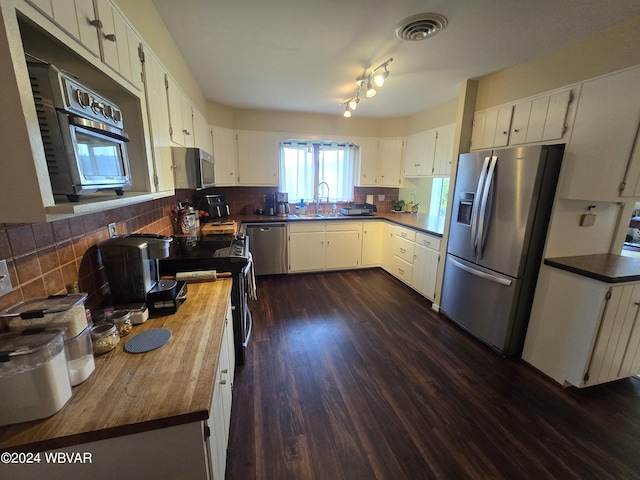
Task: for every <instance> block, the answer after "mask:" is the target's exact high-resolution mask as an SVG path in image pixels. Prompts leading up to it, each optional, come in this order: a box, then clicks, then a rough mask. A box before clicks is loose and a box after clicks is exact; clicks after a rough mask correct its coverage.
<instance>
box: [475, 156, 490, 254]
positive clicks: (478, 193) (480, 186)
mask: <svg viewBox="0 0 640 480" xmlns="http://www.w3.org/2000/svg"><path fill="white" fill-rule="evenodd" d="M490 161H491V157H485V158H484V164H483V165H482V172H481V173H480V179H479V180H478V186H477V187H476V196H475V197H473V199H474V200H473V209H472V211H471V251H472V252H473V256H474V257H475V256H476V253H477V248H478V221H479V218H480V217H479V213H480V206H481V204H482V202H481V200H480V198H481V196H482V190H483V188H484V183H485V179H486V177H487V167H488V165H489V162H490Z"/></svg>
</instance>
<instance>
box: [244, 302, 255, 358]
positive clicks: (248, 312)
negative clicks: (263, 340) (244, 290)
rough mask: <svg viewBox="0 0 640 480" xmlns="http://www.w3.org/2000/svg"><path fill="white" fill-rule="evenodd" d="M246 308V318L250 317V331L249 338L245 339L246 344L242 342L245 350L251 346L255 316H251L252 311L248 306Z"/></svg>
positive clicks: (248, 331)
mask: <svg viewBox="0 0 640 480" xmlns="http://www.w3.org/2000/svg"><path fill="white" fill-rule="evenodd" d="M245 308H246V313H245V316H247V317H249V330H247V336H246V337H245V339H244V342H242V346H243V347H244V348H247V345H249V337H251V330H253V316H252V315H251V310H249V307H248V306H247V307H245Z"/></svg>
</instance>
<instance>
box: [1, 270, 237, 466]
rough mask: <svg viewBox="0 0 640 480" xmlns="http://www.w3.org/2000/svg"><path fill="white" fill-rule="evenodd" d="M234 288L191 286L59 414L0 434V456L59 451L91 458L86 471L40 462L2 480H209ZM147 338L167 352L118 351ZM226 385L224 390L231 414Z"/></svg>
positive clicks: (108, 357) (99, 362)
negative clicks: (181, 479)
mask: <svg viewBox="0 0 640 480" xmlns="http://www.w3.org/2000/svg"><path fill="white" fill-rule="evenodd" d="M231 284H232V282H231V280H218V281H217V282H204V283H190V284H189V285H188V294H187V300H186V301H185V302H184V303H183V304H182V305H181V306H180V308H179V309H178V311H177V312H176V313H174V314H167V315H163V316H158V317H152V318H150V319H149V320H147V321H146V322H145V323H143V324H141V325H137V326H135V327H134V329H133V331H132V333H131V334H129V335H128V336H127V337H124V338H123V339H122V340H121V342H120V344H119V345H118V347H116V349H114V350H113V351H111V352H109V353H106V354H104V355H102V356H98V357H96V369H95V371H94V372H93V374H92V375H91V376H90V377H89V378H88V379H87V380H86V381H85V382H84V383H82V384H80V385H78V386H76V387H74V388H73V396H72V398H71V400H69V402H68V403H67V404H66V405H65V406H64V407H63V408H62V409H61V410H60V411H59V412H58V413H56V414H55V415H53V416H51V417H49V418H47V419H44V420H37V421H32V422H25V423H20V424H15V425H7V426H4V427H0V450H1V451H2V452H7V451H8V452H45V451H51V450H55V449H64V450H63V451H64V452H75V453H82V454H89V457H90V459H91V462H90V463H83V464H68V463H67V464H66V465H60V464H56V465H48V464H46V462H45V457H44V454H43V455H41V457H40V458H41V460H40V463H38V464H28V465H25V464H6V463H0V478H116V477H118V476H120V477H121V478H178V476H176V472H181V473H180V475H187V477H188V478H212V477H213V476H214V475H212V474H211V468H212V464H213V469H214V470H218V466H219V465H216V464H219V462H220V458H219V457H217V458H216V453H215V452H210V451H209V449H210V448H211V449H213V447H209V443H210V442H214V441H218V440H219V439H218V438H214V437H215V435H214V437H212V438H211V439H209V438H208V437H207V435H206V432H208V431H209V429H210V430H216V429H218V428H219V427H220V426H219V425H217V424H216V421H217V420H218V416H217V415H216V412H215V410H216V408H217V406H218V405H217V402H216V398H217V397H216V393H217V392H216V389H214V387H216V386H217V385H218V382H219V381H220V380H218V379H219V377H220V370H221V369H226V370H227V372H229V371H231V372H232V371H233V370H232V368H231V367H230V365H228V364H227V363H228V362H229V358H233V355H230V354H229V353H228V345H229V343H228V340H227V336H228V334H229V333H231V334H232V332H229V330H231V325H232V322H231V321H227V319H228V318H229V312H230V309H231V306H230V292H231ZM154 328H164V329H168V330H169V331H170V332H171V335H172V336H171V339H170V340H169V342H168V343H167V344H165V345H163V346H162V347H160V348H158V349H156V350H153V351H150V352H146V353H140V354H129V353H127V352H125V351H124V348H123V347H124V344H125V343H126V341H127V340H129V339H130V338H132V337H133V336H134V335H136V334H139V333H140V332H143V331H146V330H150V329H154ZM232 343H233V342H232V341H231V344H232ZM223 364H224V365H223ZM232 379H233V378H232V377H231V380H228V381H225V383H224V384H223V385H226V386H228V388H229V395H228V398H226V402H227V403H228V404H229V405H228V409H230V387H231V381H232ZM223 400H224V398H223ZM229 411H230V410H229ZM226 421H227V424H226V434H225V438H224V439H223V441H224V451H226V435H227V434H228V419H227V420H226ZM214 433H215V432H212V435H213V434H214ZM221 441H222V440H221ZM218 443H220V442H219V441H218ZM212 456H213V459H211V457H212ZM3 458H4V457H3ZM78 458H81V457H78ZM223 468H224V467H223ZM222 471H224V470H222ZM119 472H120V473H119ZM125 472H126V474H125ZM45 474H46V477H45ZM216 477H217V476H216Z"/></svg>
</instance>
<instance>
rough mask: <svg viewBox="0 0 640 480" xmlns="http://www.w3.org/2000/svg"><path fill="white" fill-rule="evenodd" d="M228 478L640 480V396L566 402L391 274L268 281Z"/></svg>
mask: <svg viewBox="0 0 640 480" xmlns="http://www.w3.org/2000/svg"><path fill="white" fill-rule="evenodd" d="M258 297H259V299H258V301H253V302H251V310H252V312H253V318H254V330H253V335H252V337H251V342H250V349H249V354H248V361H247V364H246V365H245V366H244V367H242V368H239V369H238V370H236V372H237V373H236V379H235V386H234V399H233V410H232V418H231V434H230V440H229V452H228V458H227V479H231V480H240V479H241V480H247V479H268V480H283V479H296V480H297V479H330V480H338V479H375V478H377V479H393V480H396V479H422V478H438V479H440V478H442V479H464V478H469V479H482V478H488V479H501V478H503V479H524V478H527V479H528V478H531V479H546V478H558V479H572V478H593V479H607V478H611V479H631V478H640V381H638V380H637V379H635V378H634V379H625V380H621V381H617V382H612V383H608V384H605V385H600V386H594V387H590V388H587V389H576V388H562V387H561V386H560V385H558V384H556V383H555V382H552V381H551V380H549V379H547V378H546V377H544V376H543V375H542V374H540V373H539V372H537V371H536V370H534V369H533V368H531V367H530V366H528V365H527V364H526V363H524V362H523V361H522V360H520V359H518V358H502V357H499V356H497V355H496V354H495V353H494V352H493V351H492V350H491V349H489V348H488V347H486V346H484V345H483V344H481V343H480V342H478V341H477V340H475V339H474V338H472V337H470V336H469V335H468V334H466V333H464V332H463V331H461V330H460V329H459V328H457V327H456V326H455V325H453V324H452V323H451V322H449V321H447V320H446V319H444V318H443V317H441V316H439V315H438V314H436V313H435V312H433V310H431V304H430V302H428V301H427V300H425V299H424V298H423V297H421V296H420V295H418V294H416V293H415V292H413V291H412V290H411V289H409V288H408V287H406V286H404V285H403V284H401V283H399V282H398V281H396V280H395V279H394V278H393V277H391V276H389V275H387V274H386V273H384V272H383V271H381V270H358V271H350V272H339V273H321V274H309V275H289V276H281V277H259V278H258Z"/></svg>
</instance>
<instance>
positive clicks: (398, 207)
mask: <svg viewBox="0 0 640 480" xmlns="http://www.w3.org/2000/svg"><path fill="white" fill-rule="evenodd" d="M391 208H393V211H394V212H401V211H402V209H403V208H404V200H391Z"/></svg>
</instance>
